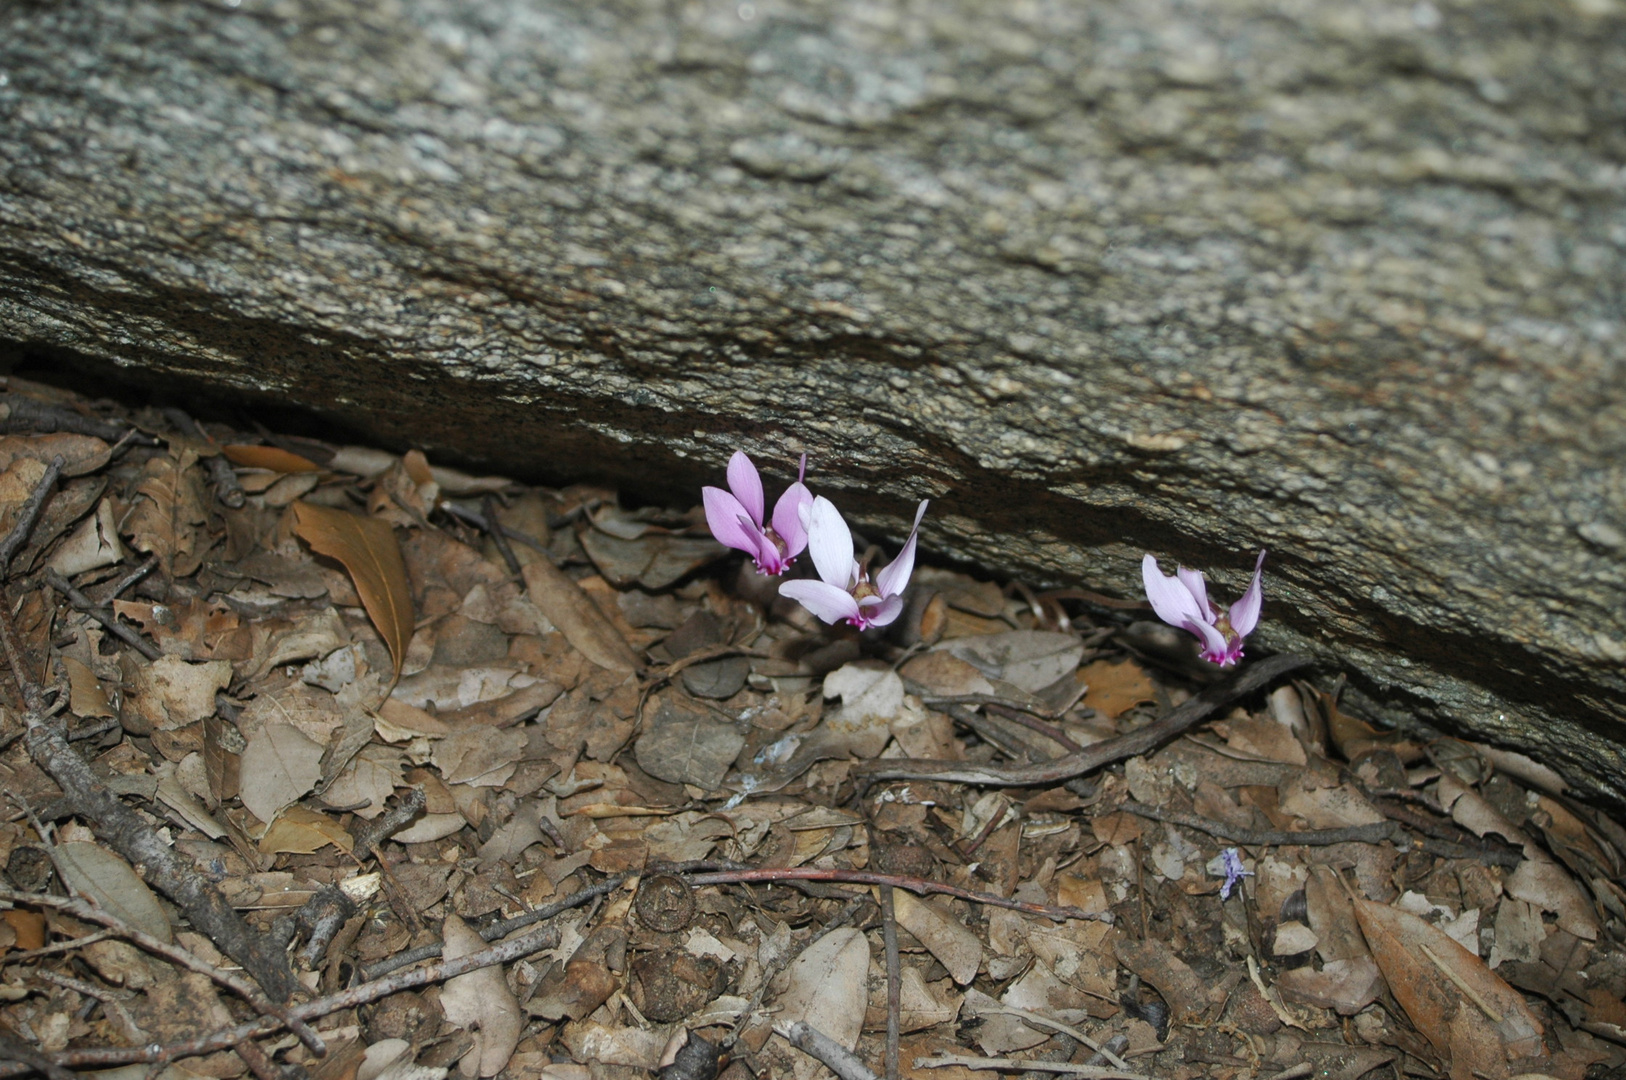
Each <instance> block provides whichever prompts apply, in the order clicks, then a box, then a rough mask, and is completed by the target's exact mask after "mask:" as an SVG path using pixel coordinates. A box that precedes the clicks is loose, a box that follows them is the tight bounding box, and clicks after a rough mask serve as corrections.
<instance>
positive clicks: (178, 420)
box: [164, 408, 247, 510]
mask: <svg viewBox="0 0 1626 1080" xmlns="http://www.w3.org/2000/svg"><path fill="white" fill-rule="evenodd" d="M164 415H165V416H167V417H169V422H170V423H172V424H174V425H175V426H176V427H178V428H180V429H181V434H182V435H185V436H186V437H187V438H189V439H196V440H198V441H199V442H206V443H208V444H209V445H211V446H214V445H215V441H214V440H213V439H211V438H210V437H209V436H208V434H207V433H206V432H205V431H204V430H203V429H202V428H201V427H199V426H198V422H197V421H196V420H194V419H192V417H191V416H190V415H188V414H187V413H186V412H185V411H183V410H181V409H174V408H170V409H165V410H164ZM204 462H205V467H206V468H207V469H208V470H209V479H210V480H212V481H214V486H215V498H216V499H219V500H220V502H221V504H222V505H224V506H229V507H231V508H232V509H233V510H236V509H238V508H240V507H241V506H242V505H243V503H244V501H245V499H246V498H247V497H246V496H245V495H244V494H243V485H242V484H240V483H238V481H237V470H235V469H233V468H232V467H231V462H230V461H227V460H226V455H224V454H219V453H216V454H211V455H209V456H208V457H207V458H205V459H204Z"/></svg>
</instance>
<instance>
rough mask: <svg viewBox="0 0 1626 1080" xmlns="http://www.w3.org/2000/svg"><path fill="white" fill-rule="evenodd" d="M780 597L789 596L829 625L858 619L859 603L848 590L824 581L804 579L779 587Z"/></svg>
mask: <svg viewBox="0 0 1626 1080" xmlns="http://www.w3.org/2000/svg"><path fill="white" fill-rule="evenodd" d="M779 595H780V596H788V597H789V598H790V599H792V600H794V601H796V602H797V603H798V604H801V605H802V606H803V607H805V608H806V609H807V610H809V611H811V612H812V613H813V614H815V615H817V616H818V617H819V618H821V619H823V620H824V621H825V622H827V623H836V622H840V621H841V620H842V619H855V618H857V617H858V601H857V600H854V599H853V597H852V594H851V593H849V592H848V591H847V590H846V589H839V588H837V587H836V586H834V585H831V584H829V583H828V582H824V581H814V580H812V579H811V578H803V579H802V580H800V581H787V582H785V583H784V584H783V585H781V586H779Z"/></svg>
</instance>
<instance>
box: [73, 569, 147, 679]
mask: <svg viewBox="0 0 1626 1080" xmlns="http://www.w3.org/2000/svg"><path fill="white" fill-rule="evenodd" d="M45 580H46V581H47V582H49V583H50V585H51V588H53V589H55V590H56V591H57V592H59V593H61V594H62V595H63V596H65V597H67V600H68V603H70V604H72V605H73V609H74V610H75V611H79V612H83V613H84V614H86V615H89V616H90V617H91V618H92V619H95V620H96V621H97V622H99V623H101V624H102V625H103V626H105V627H107V629H108V631H109V632H110V633H111V634H113V636H115V637H117V638H118V639H119V640H120V641H122V642H124V643H125V644H126V645H128V646H130V648H132V649H134V650H135V651H136V652H138V653H140V654H141V655H142V656H145V657H146V658H147V659H148V660H156V659H158V658H159V657H160V656H162V655H164V654H163V653H162V652H160V651H159V649H158V646H156V645H154V644H152V643H151V642H149V641H148V640H147V639H146V638H144V637H142V636H141V635H140V634H138V633H136V632H135V629H134V628H133V627H131V626H129V625H127V624H126V623H122V622H120V621H119V618H118V616H117V615H114V614H113V613H112V612H111V611H109V610H108V609H107V608H104V607H102V606H101V605H100V604H98V603H96V601H94V600H92V599H91V598H90V597H88V596H86V595H85V594H84V593H82V592H80V591H79V590H78V589H76V588H74V587H73V583H72V582H70V581H68V579H67V578H65V577H63V576H62V575H61V574H59V573H57V572H56V571H55V570H46V571H45Z"/></svg>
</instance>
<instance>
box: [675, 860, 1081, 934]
mask: <svg viewBox="0 0 1626 1080" xmlns="http://www.w3.org/2000/svg"><path fill="white" fill-rule="evenodd" d="M684 880H685V881H687V882H688V883H689V884H690V885H748V884H750V885H755V884H761V883H763V882H774V881H833V882H837V883H838V884H844V885H890V886H892V887H893V888H897V889H906V890H908V891H909V892H912V893H915V894H916V895H919V896H932V895H941V896H953V897H956V898H958V899H960V900H969V901H971V902H972V903H974V904H987V905H988V906H990V907H1002V908H1009V909H1011V910H1012V911H1021V912H1025V913H1027V914H1029V915H1040V916H1043V917H1044V918H1046V919H1057V920H1061V919H1092V920H1094V921H1097V922H1107V923H1109V922H1111V921H1112V915H1111V913H1109V912H1104V911H1103V912H1099V913H1096V914H1091V913H1090V912H1087V911H1083V910H1081V909H1079V908H1076V907H1052V906H1050V905H1048V904H1028V903H1024V902H1023V901H1021V900H1010V899H1007V898H1006V897H1003V896H996V895H994V894H993V893H983V892H972V891H971V890H970V889H962V888H960V887H959V886H956V885H945V884H943V883H942V882H940V881H931V880H928V879H926V878H918V877H908V876H906V875H903V874H877V873H873V872H871V871H869V870H820V869H816V868H812V867H804V866H796V867H781V868H777V869H770V870H721V871H717V872H715V873H709V874H685V875H684Z"/></svg>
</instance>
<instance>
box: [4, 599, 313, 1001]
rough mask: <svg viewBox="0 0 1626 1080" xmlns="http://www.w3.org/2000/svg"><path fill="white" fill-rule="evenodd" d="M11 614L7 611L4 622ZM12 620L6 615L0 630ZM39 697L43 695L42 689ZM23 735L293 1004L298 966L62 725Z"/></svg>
mask: <svg viewBox="0 0 1626 1080" xmlns="http://www.w3.org/2000/svg"><path fill="white" fill-rule="evenodd" d="M4 614H5V613H4V611H3V605H0V616H3V615H4ZM7 621H8V620H7V619H6V618H4V617H0V624H4V623H5V622H7ZM33 693H34V694H35V695H36V696H37V695H38V693H39V691H38V690H37V689H35V690H34V691H33ZM23 719H24V722H25V723H26V724H27V725H28V734H27V735H25V736H24V737H23V742H24V744H25V745H26V746H27V747H28V753H29V756H30V757H32V758H33V759H34V762H35V764H37V765H39V767H40V768H42V769H44V770H45V771H46V772H47V773H48V774H49V775H50V776H51V778H52V779H53V780H55V781H56V782H57V785H58V786H60V787H61V788H62V793H63V796H64V798H65V799H67V800H68V802H69V804H70V805H71V806H72V808H73V810H74V812H75V813H77V814H79V815H80V816H81V817H83V818H85V819H86V820H87V821H88V822H90V825H91V828H92V829H93V830H94V831H95V833H96V835H97V837H98V838H99V839H100V840H101V841H102V842H103V843H105V844H107V845H108V846H109V847H111V848H112V849H113V850H114V851H117V852H118V853H119V854H120V855H123V856H124V857H125V858H126V859H128V860H129V861H130V862H131V863H132V864H135V865H141V866H144V867H145V868H146V880H147V883H148V884H149V885H152V886H153V887H155V888H157V889H158V890H159V891H160V892H162V893H164V894H165V895H167V896H168V897H169V898H170V899H171V900H173V901H175V903H176V905H177V906H178V907H179V908H180V909H181V910H182V911H183V912H184V913H185V914H186V917H187V918H188V919H190V920H191V921H192V925H193V926H195V927H196V928H197V929H198V930H199V931H201V932H202V933H204V934H206V935H207V936H208V937H209V939H210V940H211V941H213V942H214V943H215V945H216V947H218V948H219V949H220V950H221V951H222V952H224V953H225V954H226V955H227V956H230V957H231V958H232V959H233V960H236V961H237V962H238V963H239V964H241V965H243V967H244V969H245V970H247V971H248V972H249V973H250V974H251V975H253V976H254V978H255V981H257V982H258V983H259V984H260V986H261V987H263V988H264V990H265V993H266V996H268V997H269V998H271V1000H273V1001H286V1000H288V998H289V997H290V996H291V995H292V994H293V992H294V991H295V990H296V989H298V986H299V984H298V982H297V981H296V980H295V979H294V973H293V968H291V967H290V966H289V964H288V958H287V956H286V955H285V954H283V953H282V952H281V951H280V950H272V949H271V948H269V947H268V945H267V944H266V943H265V941H264V940H263V939H262V938H261V936H260V935H259V934H257V933H255V932H254V931H253V930H251V929H250V928H249V926H248V924H247V923H245V922H244V921H243V918H242V916H240V915H239V914H237V912H236V910H235V909H233V908H232V906H231V904H230V903H229V902H228V901H227V900H226V898H225V896H223V895H222V894H221V892H220V890H219V889H218V888H217V887H216V886H215V885H214V883H213V882H210V881H209V880H207V879H206V878H204V877H203V876H202V875H201V874H199V873H198V872H197V870H196V869H194V868H193V867H191V866H190V865H188V864H187V862H186V861H185V860H183V859H182V858H181V856H180V855H178V854H177V853H176V851H175V849H174V848H173V847H171V846H170V845H169V844H167V843H165V842H164V841H163V840H162V839H161V838H160V837H159V836H158V834H157V833H156V832H154V831H153V829H152V828H151V827H150V826H149V825H148V824H147V823H146V822H145V821H144V820H143V819H142V818H141V816H140V815H139V814H137V813H136V812H135V811H134V810H132V809H130V808H129V807H128V806H126V805H125V804H124V803H123V802H122V801H121V800H120V799H119V798H118V796H116V795H114V794H113V793H112V792H111V791H109V790H108V789H107V785H105V784H103V783H102V782H101V781H100V780H98V779H97V778H96V775H95V774H94V773H93V772H91V770H90V765H89V764H88V763H87V762H86V761H85V759H84V758H82V757H80V756H79V755H78V754H77V753H75V752H74V750H73V748H72V747H71V746H69V745H68V740H67V739H66V738H65V737H64V736H63V733H62V730H61V727H60V726H59V725H57V724H55V723H51V722H48V721H46V720H45V719H44V718H43V717H42V716H41V715H40V714H39V713H38V712H37V711H35V710H30V711H29V713H28V714H26V715H25V716H24V718H23Z"/></svg>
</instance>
